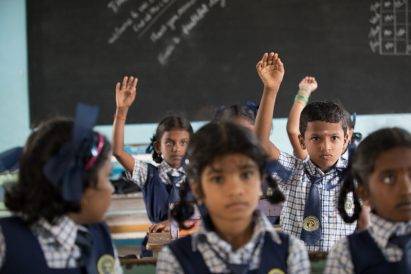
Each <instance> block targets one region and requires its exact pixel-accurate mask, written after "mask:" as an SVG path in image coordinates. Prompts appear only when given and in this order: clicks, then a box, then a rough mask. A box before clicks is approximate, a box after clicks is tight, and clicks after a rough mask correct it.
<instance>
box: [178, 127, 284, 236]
mask: <svg viewBox="0 0 411 274" xmlns="http://www.w3.org/2000/svg"><path fill="white" fill-rule="evenodd" d="M216 140H218V141H216ZM236 153H239V154H243V155H245V156H247V157H249V158H250V159H252V160H253V161H254V162H255V163H256V164H257V166H258V169H259V172H260V174H261V178H265V176H264V168H265V163H266V161H267V155H266V154H265V152H264V150H263V149H262V148H261V147H260V145H259V142H258V140H257V138H256V136H255V135H254V134H253V133H252V132H251V131H250V130H248V129H246V128H244V127H241V126H239V125H236V124H234V123H231V122H221V123H216V122H212V123H209V124H207V125H205V126H203V127H202V128H200V129H199V130H198V131H197V132H196V133H195V134H194V135H193V138H192V140H191V142H190V144H189V146H188V149H187V158H188V160H189V164H188V166H187V174H188V178H189V180H190V184H191V186H192V187H196V189H198V190H199V193H197V194H198V196H199V197H198V198H200V199H201V198H202V197H203V193H202V188H201V185H200V186H199V187H198V188H197V186H195V184H201V174H202V172H203V171H204V170H205V168H206V167H207V166H209V165H210V164H212V163H213V162H214V160H215V159H216V158H218V157H221V156H224V155H229V154H236ZM266 180H267V185H268V187H269V188H270V190H271V191H269V194H268V195H267V197H266V198H267V199H268V200H269V201H270V202H272V203H278V202H282V201H284V199H285V198H284V195H283V194H282V193H281V191H280V189H279V187H278V184H277V182H276V181H275V180H274V179H273V178H272V177H267V178H266ZM189 194H190V185H189V184H188V182H186V183H184V184H182V185H181V186H180V202H179V203H177V204H176V205H175V206H174V208H173V209H172V212H171V216H172V218H173V219H174V220H176V221H177V222H178V223H179V225H180V227H182V228H185V225H184V221H186V220H187V219H189V218H190V217H191V215H192V214H193V213H194V202H193V200H190V199H188V195H189ZM202 215H203V219H204V214H202Z"/></svg>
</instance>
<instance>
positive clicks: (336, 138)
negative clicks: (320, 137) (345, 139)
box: [331, 136, 340, 141]
mask: <svg viewBox="0 0 411 274" xmlns="http://www.w3.org/2000/svg"><path fill="white" fill-rule="evenodd" d="M338 139H340V137H338V136H332V137H331V140H333V141H337V140H338Z"/></svg>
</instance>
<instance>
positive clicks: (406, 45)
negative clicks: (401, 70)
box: [369, 0, 411, 55]
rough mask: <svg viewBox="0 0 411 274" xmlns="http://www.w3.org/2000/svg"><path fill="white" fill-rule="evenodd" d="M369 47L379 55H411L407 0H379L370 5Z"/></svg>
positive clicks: (410, 14) (410, 24) (410, 27)
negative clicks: (371, 13) (371, 12)
mask: <svg viewBox="0 0 411 274" xmlns="http://www.w3.org/2000/svg"><path fill="white" fill-rule="evenodd" d="M371 11H373V16H372V17H371V19H370V23H371V24H372V25H373V26H372V28H371V30H370V35H369V36H370V38H371V41H370V47H371V50H372V51H373V52H378V53H379V54H381V55H411V5H410V3H409V1H408V0H380V1H378V2H374V4H373V5H371Z"/></svg>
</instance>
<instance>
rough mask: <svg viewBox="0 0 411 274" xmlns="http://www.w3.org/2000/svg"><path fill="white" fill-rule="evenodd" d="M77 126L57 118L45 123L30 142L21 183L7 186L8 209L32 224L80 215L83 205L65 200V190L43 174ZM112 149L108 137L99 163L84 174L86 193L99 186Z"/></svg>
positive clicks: (87, 155)
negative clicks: (99, 179) (98, 174)
mask: <svg viewBox="0 0 411 274" xmlns="http://www.w3.org/2000/svg"><path fill="white" fill-rule="evenodd" d="M73 125H74V123H73V121H71V120H69V119H66V118H54V119H51V120H48V121H45V122H43V123H41V124H40V126H39V127H38V128H36V130H34V131H33V132H32V133H31V135H30V136H29V137H28V139H27V142H26V145H25V147H24V151H23V155H22V157H21V159H20V170H19V177H18V181H17V183H13V184H9V185H7V186H6V195H5V204H6V207H7V208H8V209H9V210H10V211H12V212H15V213H19V214H22V215H23V216H24V218H25V220H26V221H27V223H29V224H31V223H34V222H36V221H38V220H39V219H40V218H44V219H46V220H47V221H48V222H50V223H53V222H54V221H55V220H57V218H58V217H60V216H61V215H64V214H66V213H69V212H79V211H80V204H79V203H78V202H68V201H66V200H64V199H63V197H62V195H61V190H60V189H59V188H58V187H56V186H55V185H53V184H52V183H51V182H50V181H49V180H48V179H47V177H46V175H45V174H44V171H43V167H44V166H45V164H46V163H47V161H48V160H49V159H50V158H52V157H53V156H54V155H56V154H57V153H58V152H59V151H60V148H61V147H62V146H63V145H64V144H66V143H68V142H69V141H70V140H71V138H72V130H73ZM98 136H99V135H98V133H96V132H93V136H92V138H93V141H94V140H96V139H98V138H99V137H98ZM93 144H94V143H93V142H92V141H91V142H89V145H88V147H84V148H83V149H82V151H81V152H79V153H80V155H81V156H80V157H82V161H83V163H86V161H87V160H89V159H90V157H92V154H91V148H92V145H93ZM110 149H111V146H110V142H109V141H108V140H107V139H106V138H105V137H104V145H103V148H102V150H101V152H100V154H99V155H98V157H97V159H96V162H95V163H94V165H93V166H92V167H91V169H90V170H88V171H85V172H84V174H83V176H84V177H83V182H84V189H86V188H87V187H95V186H96V184H97V173H98V170H99V169H100V168H101V166H102V165H103V164H104V163H105V161H106V160H107V159H108V157H109V152H110Z"/></svg>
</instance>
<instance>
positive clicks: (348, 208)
mask: <svg viewBox="0 0 411 274" xmlns="http://www.w3.org/2000/svg"><path fill="white" fill-rule="evenodd" d="M344 208H345V211H346V212H351V210H352V209H353V208H354V203H353V201H352V200H351V199H347V200H346V201H345V204H344Z"/></svg>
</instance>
